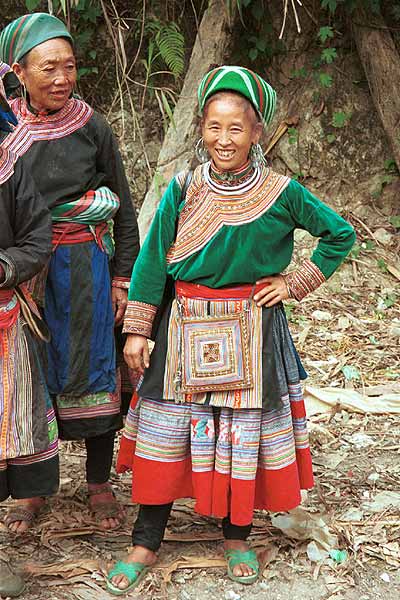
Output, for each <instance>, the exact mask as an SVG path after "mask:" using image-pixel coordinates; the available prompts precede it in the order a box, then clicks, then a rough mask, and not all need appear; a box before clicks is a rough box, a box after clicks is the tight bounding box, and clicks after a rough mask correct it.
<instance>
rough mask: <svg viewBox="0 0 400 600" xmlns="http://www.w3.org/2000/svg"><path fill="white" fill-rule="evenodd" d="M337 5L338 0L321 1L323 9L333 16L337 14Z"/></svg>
mask: <svg viewBox="0 0 400 600" xmlns="http://www.w3.org/2000/svg"><path fill="white" fill-rule="evenodd" d="M337 4H338V3H337V0H321V8H325V9H326V10H329V12H330V13H332V14H333V13H334V12H335V10H336V7H337Z"/></svg>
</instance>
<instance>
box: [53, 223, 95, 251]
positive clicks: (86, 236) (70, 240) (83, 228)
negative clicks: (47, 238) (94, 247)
mask: <svg viewBox="0 0 400 600" xmlns="http://www.w3.org/2000/svg"><path fill="white" fill-rule="evenodd" d="M91 241H93V233H92V232H91V231H90V229H89V228H88V226H87V225H81V224H80V223H56V224H53V246H54V247H55V248H57V246H59V245H60V244H61V245H66V244H82V243H83V242H91Z"/></svg>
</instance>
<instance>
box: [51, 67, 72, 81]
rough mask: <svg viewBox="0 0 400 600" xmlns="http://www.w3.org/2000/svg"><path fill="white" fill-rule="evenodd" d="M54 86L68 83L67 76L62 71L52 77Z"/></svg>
mask: <svg viewBox="0 0 400 600" xmlns="http://www.w3.org/2000/svg"><path fill="white" fill-rule="evenodd" d="M53 81H54V85H65V84H66V83H68V82H69V79H68V74H67V72H66V71H64V69H60V70H58V71H57V73H56V74H55V77H54V80H53Z"/></svg>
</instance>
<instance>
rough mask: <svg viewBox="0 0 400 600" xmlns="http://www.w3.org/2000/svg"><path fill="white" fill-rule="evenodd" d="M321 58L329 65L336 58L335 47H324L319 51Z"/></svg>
mask: <svg viewBox="0 0 400 600" xmlns="http://www.w3.org/2000/svg"><path fill="white" fill-rule="evenodd" d="M321 58H322V60H323V61H324V62H326V63H327V64H328V65H330V64H331V63H333V61H334V60H335V58H337V53H336V48H324V50H322V52H321Z"/></svg>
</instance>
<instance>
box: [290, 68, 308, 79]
mask: <svg viewBox="0 0 400 600" xmlns="http://www.w3.org/2000/svg"><path fill="white" fill-rule="evenodd" d="M291 76H292V77H294V78H295V79H297V78H299V79H305V78H306V77H308V71H307V69H306V68H305V67H301V68H300V69H294V70H293V71H292V72H291Z"/></svg>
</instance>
